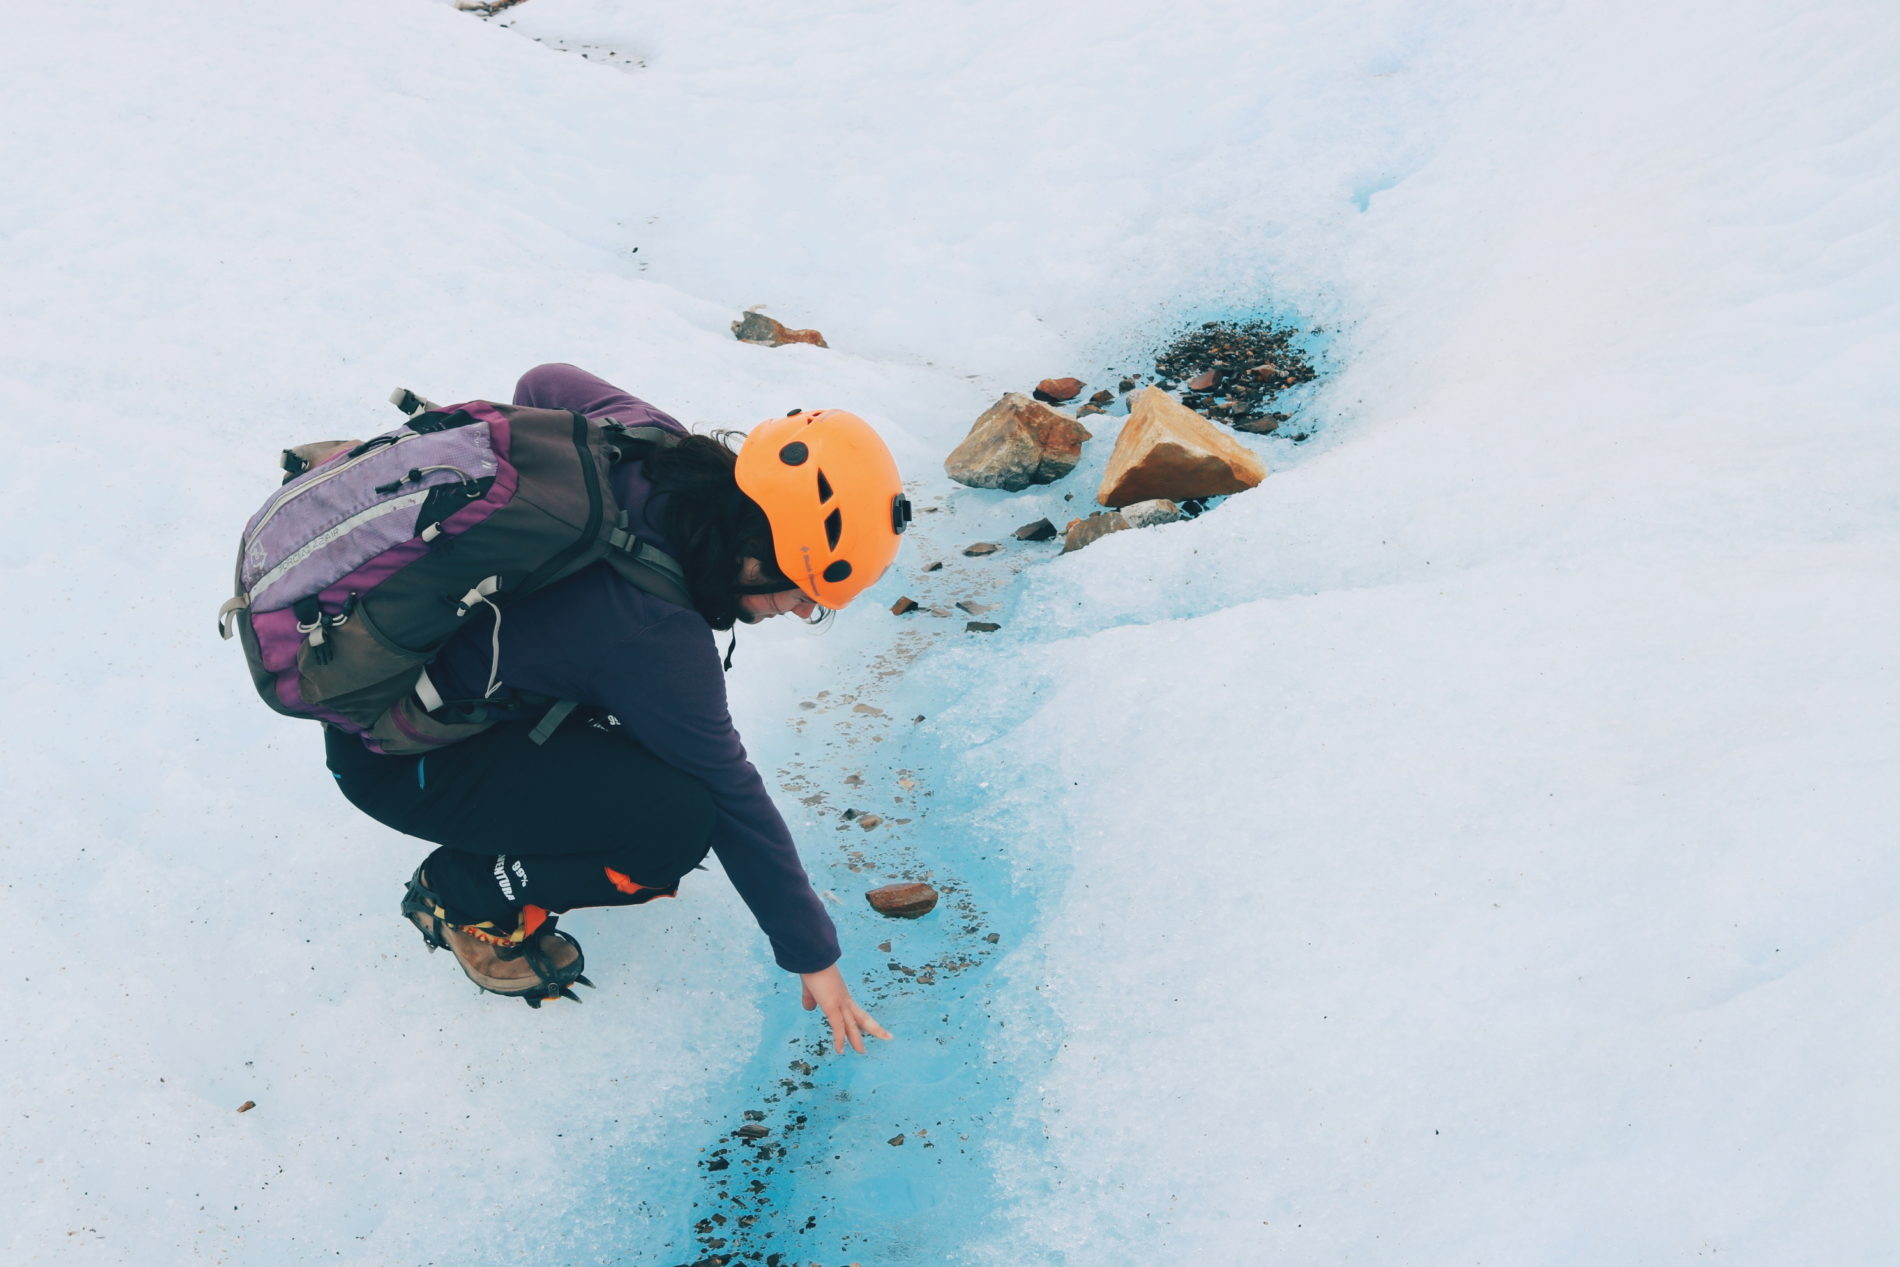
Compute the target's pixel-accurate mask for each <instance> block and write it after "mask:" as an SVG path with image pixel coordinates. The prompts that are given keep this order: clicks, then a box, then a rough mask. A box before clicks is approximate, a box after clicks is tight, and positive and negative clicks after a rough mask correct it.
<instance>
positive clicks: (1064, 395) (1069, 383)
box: [1036, 378, 1082, 405]
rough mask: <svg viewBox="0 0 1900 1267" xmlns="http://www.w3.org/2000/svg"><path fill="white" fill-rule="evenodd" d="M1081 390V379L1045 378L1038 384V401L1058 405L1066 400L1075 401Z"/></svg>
mask: <svg viewBox="0 0 1900 1267" xmlns="http://www.w3.org/2000/svg"><path fill="white" fill-rule="evenodd" d="M1081 390H1082V380H1081V379H1079V378H1045V379H1043V380H1042V381H1041V382H1040V383H1037V384H1036V399H1037V400H1045V401H1048V402H1049V403H1050V404H1052V405H1056V404H1060V403H1062V402H1063V401H1065V400H1074V399H1075V398H1076V396H1077V395H1078V394H1079V393H1080V392H1081Z"/></svg>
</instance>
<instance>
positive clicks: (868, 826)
mask: <svg viewBox="0 0 1900 1267" xmlns="http://www.w3.org/2000/svg"><path fill="white" fill-rule="evenodd" d="M883 825H884V820H883V818H881V817H880V816H878V815H876V814H859V815H858V826H860V827H862V828H864V830H866V831H875V830H877V829H878V828H879V827H882V826H883Z"/></svg>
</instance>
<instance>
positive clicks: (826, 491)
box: [818, 471, 837, 545]
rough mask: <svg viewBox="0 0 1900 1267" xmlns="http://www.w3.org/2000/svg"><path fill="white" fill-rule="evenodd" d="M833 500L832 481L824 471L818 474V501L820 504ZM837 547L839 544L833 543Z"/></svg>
mask: <svg viewBox="0 0 1900 1267" xmlns="http://www.w3.org/2000/svg"><path fill="white" fill-rule="evenodd" d="M830 500H831V481H830V480H828V479H826V478H825V473H824V472H823V471H820V472H818V501H819V503H820V504H823V503H825V502H828V501H830ZM832 544H833V545H836V544H837V542H835V541H834V542H832Z"/></svg>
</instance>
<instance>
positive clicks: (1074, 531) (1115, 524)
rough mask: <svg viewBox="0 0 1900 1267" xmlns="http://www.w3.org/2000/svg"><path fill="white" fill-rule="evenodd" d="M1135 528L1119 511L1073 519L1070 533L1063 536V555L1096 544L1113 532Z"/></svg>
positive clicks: (1067, 532) (1069, 528) (1069, 529)
mask: <svg viewBox="0 0 1900 1267" xmlns="http://www.w3.org/2000/svg"><path fill="white" fill-rule="evenodd" d="M1133 526H1134V525H1133V524H1130V523H1129V522H1128V520H1127V519H1125V518H1124V517H1123V516H1122V513H1121V512H1120V511H1119V510H1104V511H1100V512H1097V513H1096V514H1093V515H1090V516H1089V517H1088V518H1087V519H1071V520H1070V521H1069V527H1068V531H1066V532H1064V533H1063V534H1062V553H1064V554H1070V553H1073V552H1074V551H1076V550H1080V549H1081V548H1082V547H1083V546H1086V545H1093V544H1095V543H1096V542H1097V541H1100V540H1101V539H1102V538H1103V537H1106V536H1107V535H1108V534H1109V533H1111V532H1123V531H1126V530H1127V529H1129V528H1131V527H1133Z"/></svg>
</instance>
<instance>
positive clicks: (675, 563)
mask: <svg viewBox="0 0 1900 1267" xmlns="http://www.w3.org/2000/svg"><path fill="white" fill-rule="evenodd" d="M606 536H607V545H608V546H609V547H610V548H609V549H608V551H607V565H608V566H609V567H611V568H613V570H614V571H615V572H616V573H617V574H619V576H620V577H621V579H622V580H625V581H626V582H627V583H629V584H631V585H634V586H637V587H638V588H640V589H643V590H645V591H646V592H647V593H649V594H651V595H653V596H654V597H655V598H663V599H665V600H666V601H667V602H669V603H672V604H673V605H674V606H676V607H686V608H690V607H692V605H693V599H692V595H691V594H690V593H689V592H688V591H687V589H686V570H685V569H684V568H682V567H681V566H680V563H679V560H678V559H676V558H674V557H673V556H672V555H670V554H668V553H667V552H666V551H664V550H662V549H660V547H658V546H656V545H654V544H653V543H652V542H651V541H644V540H642V539H641V538H640V537H639V536H638V535H637V534H636V533H634V532H633V530H632V529H631V528H630V527H628V524H627V512H626V511H624V510H623V511H621V512H620V518H619V520H618V521H617V522H616V523H615V524H614V526H613V527H612V528H609V529H608V530H607V534H606Z"/></svg>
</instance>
